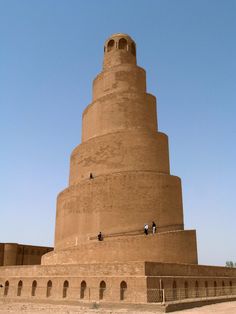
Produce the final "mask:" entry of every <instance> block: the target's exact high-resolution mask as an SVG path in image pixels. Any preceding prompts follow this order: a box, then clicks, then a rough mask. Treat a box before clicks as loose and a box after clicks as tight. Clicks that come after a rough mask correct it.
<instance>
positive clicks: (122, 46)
mask: <svg viewBox="0 0 236 314" xmlns="http://www.w3.org/2000/svg"><path fill="white" fill-rule="evenodd" d="M118 48H119V49H125V50H127V40H126V39H125V38H121V39H120V40H119V43H118Z"/></svg>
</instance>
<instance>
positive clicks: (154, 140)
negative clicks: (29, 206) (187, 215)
mask: <svg viewBox="0 0 236 314" xmlns="http://www.w3.org/2000/svg"><path fill="white" fill-rule="evenodd" d="M152 221H155V222H156V224H157V233H156V234H154V235H152V234H149V235H147V236H146V235H144V234H143V226H144V224H145V223H148V224H149V225H150V224H151V223H152ZM100 231H101V232H102V234H103V235H104V240H103V241H98V240H97V234H98V233H99V232H100ZM128 261H156V262H174V263H189V264H197V245H196V233H195V230H184V222H183V207H182V192H181V181H180V179H179V178H178V177H176V176H172V175H170V169H169V152H168V138H167V136H166V135H165V134H164V133H161V132H159V131H158V127H157V115H156V98H155V97H154V96H153V95H151V94H148V93H147V92H146V73H145V70H144V69H142V68H140V67H139V66H137V64H136V45H135V42H134V41H133V39H132V38H131V37H130V36H128V35H126V34H114V35H112V36H111V37H110V38H109V39H108V40H107V41H106V42H105V46H104V62H103V70H102V72H101V73H100V74H99V75H98V76H97V77H96V78H95V79H94V82H93V100H92V102H91V104H89V105H88V106H87V108H86V109H85V111H84V113H83V126H82V143H81V144H80V145H79V146H77V147H76V148H75V149H74V150H73V152H72V154H71V161H70V179H69V187H68V188H66V189H65V190H64V191H62V192H61V193H60V194H59V195H58V199H57V214H56V231H55V250H54V252H52V253H49V254H46V255H45V256H44V257H43V263H44V264H63V263H65V264H73V263H74V264H76V263H96V262H98V263H103V262H128Z"/></svg>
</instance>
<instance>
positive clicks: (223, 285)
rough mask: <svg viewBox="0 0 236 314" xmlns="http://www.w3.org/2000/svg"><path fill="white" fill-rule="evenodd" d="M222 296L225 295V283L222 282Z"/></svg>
mask: <svg viewBox="0 0 236 314" xmlns="http://www.w3.org/2000/svg"><path fill="white" fill-rule="evenodd" d="M222 294H225V282H224V281H222Z"/></svg>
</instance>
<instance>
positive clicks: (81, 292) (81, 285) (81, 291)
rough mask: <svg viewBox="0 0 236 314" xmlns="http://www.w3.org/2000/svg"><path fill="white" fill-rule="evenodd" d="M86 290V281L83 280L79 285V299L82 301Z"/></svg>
mask: <svg viewBox="0 0 236 314" xmlns="http://www.w3.org/2000/svg"><path fill="white" fill-rule="evenodd" d="M86 288H87V284H86V281H84V280H83V281H82V282H81V284H80V299H84V297H85V290H86Z"/></svg>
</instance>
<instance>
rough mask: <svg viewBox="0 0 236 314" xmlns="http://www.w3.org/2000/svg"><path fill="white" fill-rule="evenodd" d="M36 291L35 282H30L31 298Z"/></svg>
mask: <svg viewBox="0 0 236 314" xmlns="http://www.w3.org/2000/svg"><path fill="white" fill-rule="evenodd" d="M36 289H37V281H36V280H34V281H33V282H32V288H31V296H32V297H35V295H36Z"/></svg>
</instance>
